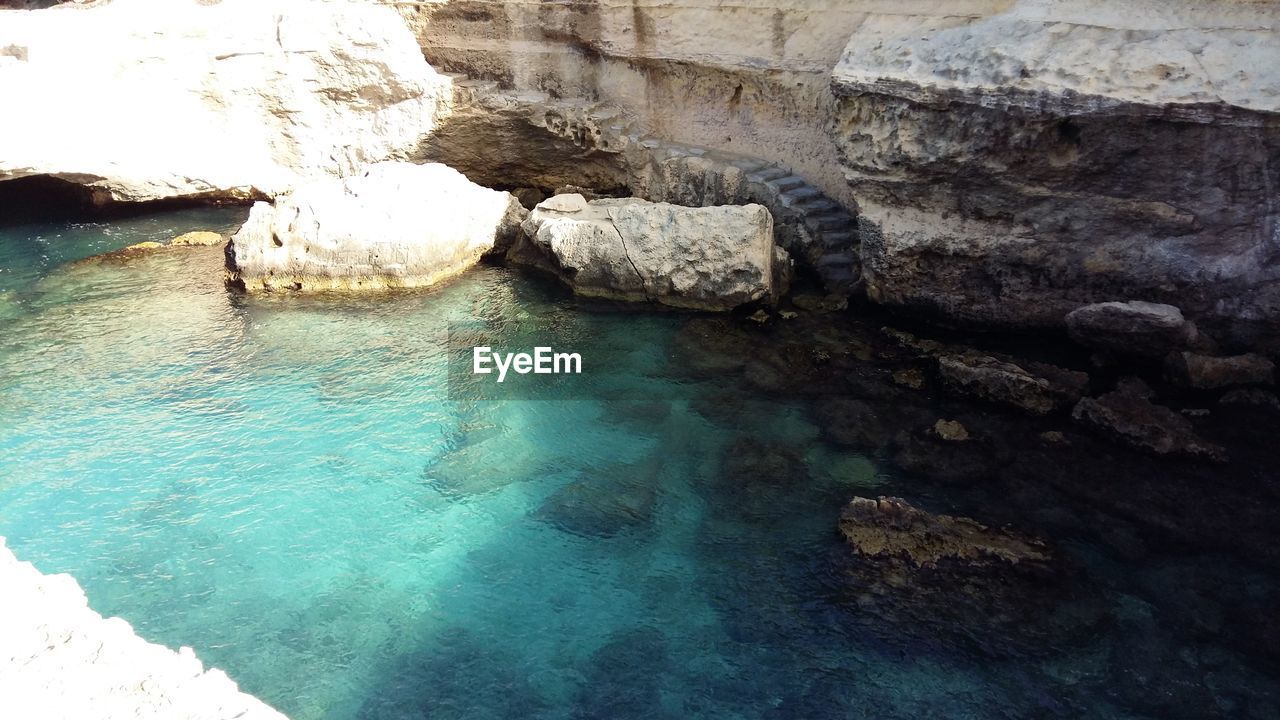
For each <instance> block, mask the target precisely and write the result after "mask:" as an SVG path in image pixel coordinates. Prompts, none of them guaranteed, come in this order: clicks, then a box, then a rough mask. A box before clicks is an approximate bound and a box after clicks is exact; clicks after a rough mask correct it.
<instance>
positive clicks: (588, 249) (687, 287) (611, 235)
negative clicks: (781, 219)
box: [511, 194, 780, 310]
mask: <svg viewBox="0 0 1280 720" xmlns="http://www.w3.org/2000/svg"><path fill="white" fill-rule="evenodd" d="M524 232H525V238H524V240H523V241H522V242H520V243H519V244H518V245H517V246H516V247H515V248H514V249H513V251H512V253H511V257H512V259H513V260H515V261H516V262H520V263H524V264H528V265H534V266H538V267H543V268H544V269H547V270H550V271H552V272H554V273H555V274H556V275H557V276H558V277H560V278H561V279H562V280H563V281H564V282H565V283H567V284H568V285H569V286H570V287H572V288H573V290H574V292H575V293H577V294H579V295H584V296H589V297H598V298H606V299H610V300H624V301H647V302H653V303H658V304H662V305H669V306H672V307H680V308H692V309H700V310H731V309H733V308H735V307H738V306H740V305H745V304H747V303H753V302H764V303H772V302H774V301H775V299H776V296H777V293H778V290H779V283H778V281H777V277H776V276H777V273H778V270H779V268H778V265H779V262H780V261H779V257H780V255H779V253H780V251H779V250H778V248H777V247H776V246H775V245H774V242H773V218H772V216H771V215H770V214H769V211H768V210H766V209H765V208H764V207H762V206H760V205H743V206H717V207H703V208H692V207H682V206H678V205H670V204H667V203H650V202H645V201H643V200H636V199H624V200H607V199H606V200H593V201H590V202H588V201H587V200H586V199H585V198H583V197H582V196H581V195H576V194H575V195H557V196H555V197H553V198H551V199H550V200H546V201H544V202H542V203H541V204H539V205H538V207H537V208H535V209H534V211H533V212H532V213H531V214H530V215H529V218H528V220H526V221H525V223H524Z"/></svg>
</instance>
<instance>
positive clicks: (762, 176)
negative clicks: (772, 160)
mask: <svg viewBox="0 0 1280 720" xmlns="http://www.w3.org/2000/svg"><path fill="white" fill-rule="evenodd" d="M790 174H791V172H790V171H788V170H785V169H783V168H780V167H776V166H773V167H767V168H765V169H763V170H757V171H756V172H753V173H751V174H750V175H748V176H747V179H748V180H750V181H751V182H758V183H766V182H769V181H770V180H777V179H778V178H784V177H786V176H788V175H790Z"/></svg>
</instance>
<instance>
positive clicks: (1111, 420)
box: [1072, 390, 1226, 461]
mask: <svg viewBox="0 0 1280 720" xmlns="http://www.w3.org/2000/svg"><path fill="white" fill-rule="evenodd" d="M1072 417H1074V418H1075V419H1076V420H1079V421H1081V422H1084V423H1086V424H1089V425H1092V426H1093V427H1095V428H1097V429H1099V430H1102V431H1104V432H1106V433H1107V434H1109V435H1111V436H1113V437H1115V438H1117V439H1119V440H1120V441H1121V442H1124V443H1126V444H1128V445H1131V446H1133V447H1136V448H1140V449H1143V450H1149V451H1151V452H1154V453H1156V454H1158V455H1186V456H1190V457H1200V458H1205V459H1209V460H1217V461H1225V460H1226V451H1225V450H1223V449H1222V448H1221V447H1218V446H1217V445H1214V444H1213V443H1210V442H1208V441H1206V440H1204V439H1203V438H1201V437H1200V436H1199V435H1197V434H1196V432H1195V429H1194V428H1192V426H1191V422H1190V421H1189V420H1187V419H1186V418H1185V417H1183V416H1182V415H1180V414H1178V413H1176V412H1174V411H1173V410H1170V409H1169V408H1167V407H1164V406H1163V405H1156V404H1154V403H1152V402H1151V401H1150V400H1148V399H1147V398H1144V397H1142V396H1141V395H1139V394H1137V393H1133V392H1126V391H1125V390H1115V391H1112V392H1109V393H1107V394H1105V395H1102V396H1101V397H1097V398H1083V399H1081V400H1080V402H1079V403H1077V404H1076V407H1075V409H1074V410H1073V411H1072Z"/></svg>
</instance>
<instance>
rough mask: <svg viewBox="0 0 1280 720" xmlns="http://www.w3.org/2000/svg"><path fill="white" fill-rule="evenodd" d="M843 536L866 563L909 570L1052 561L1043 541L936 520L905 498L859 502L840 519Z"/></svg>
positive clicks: (967, 521) (940, 517) (948, 518)
mask: <svg viewBox="0 0 1280 720" xmlns="http://www.w3.org/2000/svg"><path fill="white" fill-rule="evenodd" d="M840 533H841V534H842V535H843V536H844V539H845V541H846V542H848V543H849V546H850V547H851V548H853V550H854V552H856V553H858V555H860V556H862V557H863V558H867V559H869V560H875V561H879V562H884V563H886V564H889V565H892V566H894V567H896V568H899V569H907V570H910V569H920V568H936V567H939V566H940V565H943V564H952V565H955V566H963V567H967V568H970V569H980V568H991V567H996V566H1001V565H1006V566H1010V567H1012V566H1015V565H1019V564H1022V563H1025V564H1027V565H1039V566H1042V567H1043V566H1044V565H1045V564H1047V563H1049V562H1050V560H1051V559H1052V554H1051V553H1050V552H1049V550H1048V548H1047V547H1046V546H1045V544H1044V543H1043V542H1041V541H1039V540H1036V539H1034V538H1031V537H1026V536H1023V535H1020V534H1018V533H1015V532H1013V531H1011V530H993V529H991V528H988V527H987V526H985V525H982V524H981V523H979V522H977V521H976V520H972V519H970V518H965V517H952V516H950V515H934V514H932V513H928V512H925V511H923V510H920V509H918V508H916V507H913V506H912V505H911V504H910V503H908V502H907V501H905V500H903V499H901V498H891V497H881V498H879V499H877V500H872V499H870V498H863V497H857V498H854V499H853V501H851V502H850V503H849V504H848V505H846V506H845V508H844V511H843V512H842V513H841V514H840Z"/></svg>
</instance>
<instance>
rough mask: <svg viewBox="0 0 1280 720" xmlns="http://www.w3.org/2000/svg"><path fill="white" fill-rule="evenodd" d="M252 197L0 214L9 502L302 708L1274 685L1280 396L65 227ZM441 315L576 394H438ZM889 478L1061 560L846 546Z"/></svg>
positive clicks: (1074, 711)
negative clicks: (1017, 367) (353, 292)
mask: <svg viewBox="0 0 1280 720" xmlns="http://www.w3.org/2000/svg"><path fill="white" fill-rule="evenodd" d="M242 215H243V210H238V211H229V210H217V209H200V210H187V211H181V212H174V213H163V214H158V215H151V216H144V217H139V218H131V219H128V220H120V221H112V222H101V223H87V224H79V225H72V224H58V225H49V224H45V225H35V224H27V225H23V226H13V227H10V228H7V229H5V230H2V231H0V324H2V326H3V333H2V334H0V417H3V418H4V422H3V423H0V535H4V536H5V537H6V538H7V542H8V544H9V545H10V547H11V548H12V549H13V550H14V551H15V552H16V553H17V554H18V555H19V557H21V558H23V559H25V560H30V561H32V562H34V563H35V564H36V565H37V567H39V568H40V569H41V570H43V571H45V572H69V573H71V574H73V575H74V576H75V577H76V578H77V579H78V580H79V581H80V583H81V584H82V585H83V586H84V588H85V590H86V592H87V594H88V596H89V600H90V603H91V604H92V606H93V607H94V608H95V609H96V610H98V611H99V612H102V613H103V614H104V615H119V616H121V617H124V618H125V619H126V620H128V621H129V622H130V623H132V624H133V626H134V627H135V628H136V629H137V631H138V632H139V634H141V635H142V636H144V637H146V638H147V639H149V640H152V641H154V642H160V643H164V644H166V645H169V646H171V647H177V646H180V645H189V646H191V647H193V648H195V649H196V651H197V653H198V654H199V655H200V657H201V658H202V659H203V660H204V661H205V662H206V663H207V664H210V665H214V666H217V667H219V668H222V669H224V670H225V671H227V673H228V674H229V675H231V677H232V678H233V679H235V680H236V681H237V682H238V683H239V684H240V686H241V687H242V689H244V690H245V691H247V692H251V693H253V694H255V695H257V696H259V697H261V698H262V699H264V700H265V701H267V702H269V703H271V704H272V705H274V706H275V707H277V708H279V709H280V710H281V711H283V712H285V713H286V714H288V715H289V716H290V717H292V718H294V719H295V720H307V719H312V718H334V719H337V718H365V719H368V720H374V719H381V718H421V717H431V718H548V719H551V718H574V719H583V718H619V719H620V718H631V717H635V718H641V717H643V718H779V719H781V718H813V719H819V718H861V717H865V718H1108V719H1110V718H1208V717H1223V718H1274V717H1280V613H1277V611H1276V608H1277V607H1280V579H1278V578H1277V572H1278V571H1280V544H1277V542H1276V540H1277V536H1278V535H1280V533H1278V532H1277V530H1276V526H1275V520H1276V519H1277V518H1280V515H1278V514H1277V510H1278V509H1280V491H1278V490H1277V487H1278V485H1277V482H1276V478H1275V474H1276V472H1277V471H1276V467H1277V463H1276V459H1277V451H1276V449H1275V442H1274V440H1273V437H1274V428H1275V427H1276V425H1277V418H1278V417H1280V415H1278V414H1277V413H1276V412H1275V411H1274V410H1272V409H1269V408H1266V407H1254V406H1243V405H1240V406H1237V405H1219V404H1216V400H1215V399H1214V398H1211V397H1207V396H1206V397H1200V396H1187V397H1184V398H1181V399H1180V402H1183V403H1184V404H1186V406H1187V407H1186V408H1185V409H1189V410H1200V409H1207V410H1209V413H1208V414H1207V415H1203V414H1202V413H1199V412H1197V413H1195V414H1194V416H1193V421H1194V423H1195V425H1196V430H1197V431H1198V432H1199V433H1201V434H1202V435H1203V436H1204V437H1205V438H1207V439H1208V440H1210V441H1212V442H1215V443H1218V444H1221V445H1223V446H1224V447H1225V448H1226V449H1227V451H1228V453H1229V457H1230V461H1229V462H1227V463H1225V464H1218V463H1211V462H1207V461H1198V460H1194V461H1193V460H1173V459H1167V458H1158V457H1155V456H1152V455H1148V454H1144V453H1141V452H1138V451H1136V450H1130V449H1127V448H1124V447H1122V446H1119V445H1117V444H1114V443H1113V442H1112V441H1111V440H1110V439H1108V438H1106V437H1102V436H1098V435H1094V434H1092V433H1091V432H1088V431H1086V430H1085V429H1083V428H1082V426H1080V425H1079V424H1077V423H1075V422H1073V421H1072V420H1071V418H1070V417H1069V415H1068V414H1066V413H1064V412H1058V413H1051V414H1049V415H1047V416H1044V417H1032V416H1028V415H1026V414H1023V413H1020V412H1018V411H1016V410H1012V409H1005V408H1002V407H998V406H995V405H989V404H984V403H978V402H975V401H971V400H966V399H962V398H958V397H956V396H954V395H953V394H951V393H950V392H949V391H948V390H947V389H946V388H945V387H944V386H943V385H942V384H941V383H940V382H939V380H938V378H937V376H936V372H935V370H936V360H934V359H932V358H930V357H929V356H928V355H927V354H922V353H920V352H919V351H917V350H915V349H912V348H911V347H910V346H908V345H905V344H904V343H903V341H902V339H901V337H898V336H895V335H893V334H892V333H886V332H885V331H884V330H883V329H882V328H883V327H884V326H885V325H886V324H892V323H895V322H897V320H896V319H893V318H884V317H873V316H871V315H868V314H867V313H866V312H865V311H863V312H859V311H856V310H855V311H853V312H822V311H802V310H798V311H797V315H796V316H795V317H793V318H790V319H782V318H780V317H775V318H774V319H773V320H771V321H769V322H768V323H765V324H763V325H758V324H756V323H753V322H751V321H750V320H747V319H745V318H739V317H711V316H701V315H684V314H677V313H648V312H634V311H632V312H606V311H603V310H601V309H600V308H598V307H595V306H587V305H582V304H579V303H577V302H576V301H575V300H574V299H573V298H572V297H570V296H568V295H567V294H566V293H565V292H563V291H562V290H561V289H559V288H558V287H555V286H554V285H551V284H549V283H547V282H545V281H543V280H541V279H538V278H532V277H528V276H525V275H523V274H521V273H518V272H514V271H512V270H509V269H505V268H494V267H482V268H478V269H476V270H475V271H472V272H470V273H468V274H466V275H465V276H463V277H461V278H459V279H457V280H455V281H453V282H450V283H448V284H447V285H445V286H443V287H440V288H437V289H433V290H429V291H422V292H404V293H390V294H385V295H377V296H363V297H360V296H340V295H331V296H321V297H313V298H305V297H291V296H268V297H252V298H250V297H243V296H239V295H235V294H231V293H228V292H227V291H226V289H225V288H224V287H223V285H222V281H221V257H222V256H221V251H220V249H219V248H190V249H177V248H173V249H166V250H160V251H156V252H152V253H144V254H138V255H134V256H129V257H125V258H120V257H117V258H114V259H103V260H97V259H90V260H85V259H86V258H90V257H91V256H95V255H98V254H100V253H104V252H109V251H111V250H115V249H118V248H120V247H123V246H125V245H129V244H133V243H137V242H141V241H145V240H164V239H168V238H169V237H172V236H173V235H176V234H179V233H180V232H184V231H187V230H192V229H224V228H227V227H234V225H235V223H236V222H238V220H239V219H240V217H242ZM460 326H461V327H476V326H481V327H483V328H484V329H485V332H486V333H489V335H490V336H492V337H495V338H497V339H498V340H499V341H501V342H504V343H506V344H509V345H511V346H513V347H518V346H523V345H527V344H529V343H530V342H534V341H536V340H537V339H538V338H553V340H554V343H555V345H556V347H557V349H567V350H572V351H574V352H578V353H580V354H581V355H582V356H583V359H584V364H586V370H585V371H584V373H583V375H582V377H581V378H579V379H577V381H576V382H577V384H576V385H575V386H574V392H573V394H572V396H571V398H572V399H568V400H561V401H557V400H548V399H530V398H529V397H527V396H522V395H520V394H519V393H517V392H511V393H509V394H507V395H505V396H503V395H501V394H497V395H491V396H486V397H494V398H496V399H482V398H481V397H480V396H479V395H478V394H469V390H468V389H467V388H465V387H463V388H458V387H456V386H455V387H454V388H453V390H454V392H453V393H452V394H451V393H450V389H451V388H450V376H449V366H448V362H449V358H450V351H449V341H450V333H451V331H456V330H457V328H458V327H460ZM912 329H913V330H915V331H916V332H917V333H920V332H924V331H925V330H926V329H925V328H922V327H914V328H912ZM938 337H939V338H940V339H943V340H946V341H947V342H968V343H971V344H978V345H982V344H983V343H992V344H994V345H998V346H1000V347H999V349H1002V350H1010V349H1017V348H1011V347H1010V344H1009V342H1008V341H1007V340H1005V339H1000V340H996V341H993V340H991V339H989V338H982V337H977V336H972V335H969V334H966V333H964V332H963V331H949V332H948V333H946V334H939V336H938ZM1030 344H1033V345H1034V347H1029V348H1023V350H1024V351H1025V353H1026V354H1028V355H1037V356H1039V359H1045V360H1048V359H1053V360H1055V361H1057V362H1059V363H1061V364H1064V365H1068V366H1075V367H1083V365H1084V363H1086V362H1087V358H1086V357H1084V356H1083V355H1081V354H1079V353H1073V352H1071V351H1068V350H1063V349H1061V348H1058V347H1055V346H1054V345H1052V344H1050V343H1043V342H1039V341H1033V342H1032V343H1030ZM1151 380H1152V382H1155V380H1156V379H1155V378H1152V379H1151ZM1093 382H1094V383H1095V384H1103V385H1105V384H1107V383H1109V382H1111V379H1110V378H1106V377H1100V376H1099V377H1095V379H1094V381H1093ZM472 389H474V388H472ZM1104 389H1106V388H1105V387H1095V388H1093V390H1094V391H1095V392H1096V391H1101V390H1104ZM1178 409H1183V408H1178ZM938 420H954V421H958V422H959V423H961V424H962V425H963V426H964V428H965V429H966V431H967V433H968V435H969V436H970V438H969V439H968V440H965V441H947V440H944V439H943V438H942V437H940V436H939V434H938V432H937V430H936V429H935V424H936V423H937V421H938ZM879 496H895V497H900V498H903V499H905V500H906V501H907V502H909V503H911V504H912V505H913V506H915V507H917V508H921V509H923V510H925V511H928V512H930V513H941V514H949V515H955V516H965V517H969V518H973V519H974V520H975V521H977V522H978V523H981V524H982V525H984V526H987V527H988V528H992V529H994V530H996V531H1000V530H1002V529H1005V528H1008V529H1009V531H1010V532H1016V533H1019V534H1020V535H1022V536H1026V537H1033V538H1037V539H1038V541H1040V542H1042V543H1043V547H1044V548H1046V553H1047V554H1048V555H1049V556H1051V560H1049V561H1047V562H1042V563H1036V564H1035V567H1034V570H1028V569H1027V566H1017V567H1014V568H1013V569H1012V570H1011V569H1010V568H1008V567H1003V566H999V565H996V566H987V567H976V568H975V567H974V566H971V565H968V564H965V563H963V562H955V563H953V562H942V563H938V564H937V565H936V566H933V567H928V568H925V569H922V570H915V569H911V568H905V569H904V566H902V565H885V564H877V563H874V562H869V561H868V560H867V558H865V557H862V556H859V555H858V554H857V553H855V552H854V551H853V550H852V549H851V548H850V547H849V545H848V544H847V543H846V541H845V539H844V538H843V537H842V536H841V533H840V532H839V530H838V523H839V520H840V517H841V513H842V510H843V508H844V507H845V505H846V504H847V503H848V502H849V501H850V500H851V499H852V498H854V497H867V498H876V497H879Z"/></svg>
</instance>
